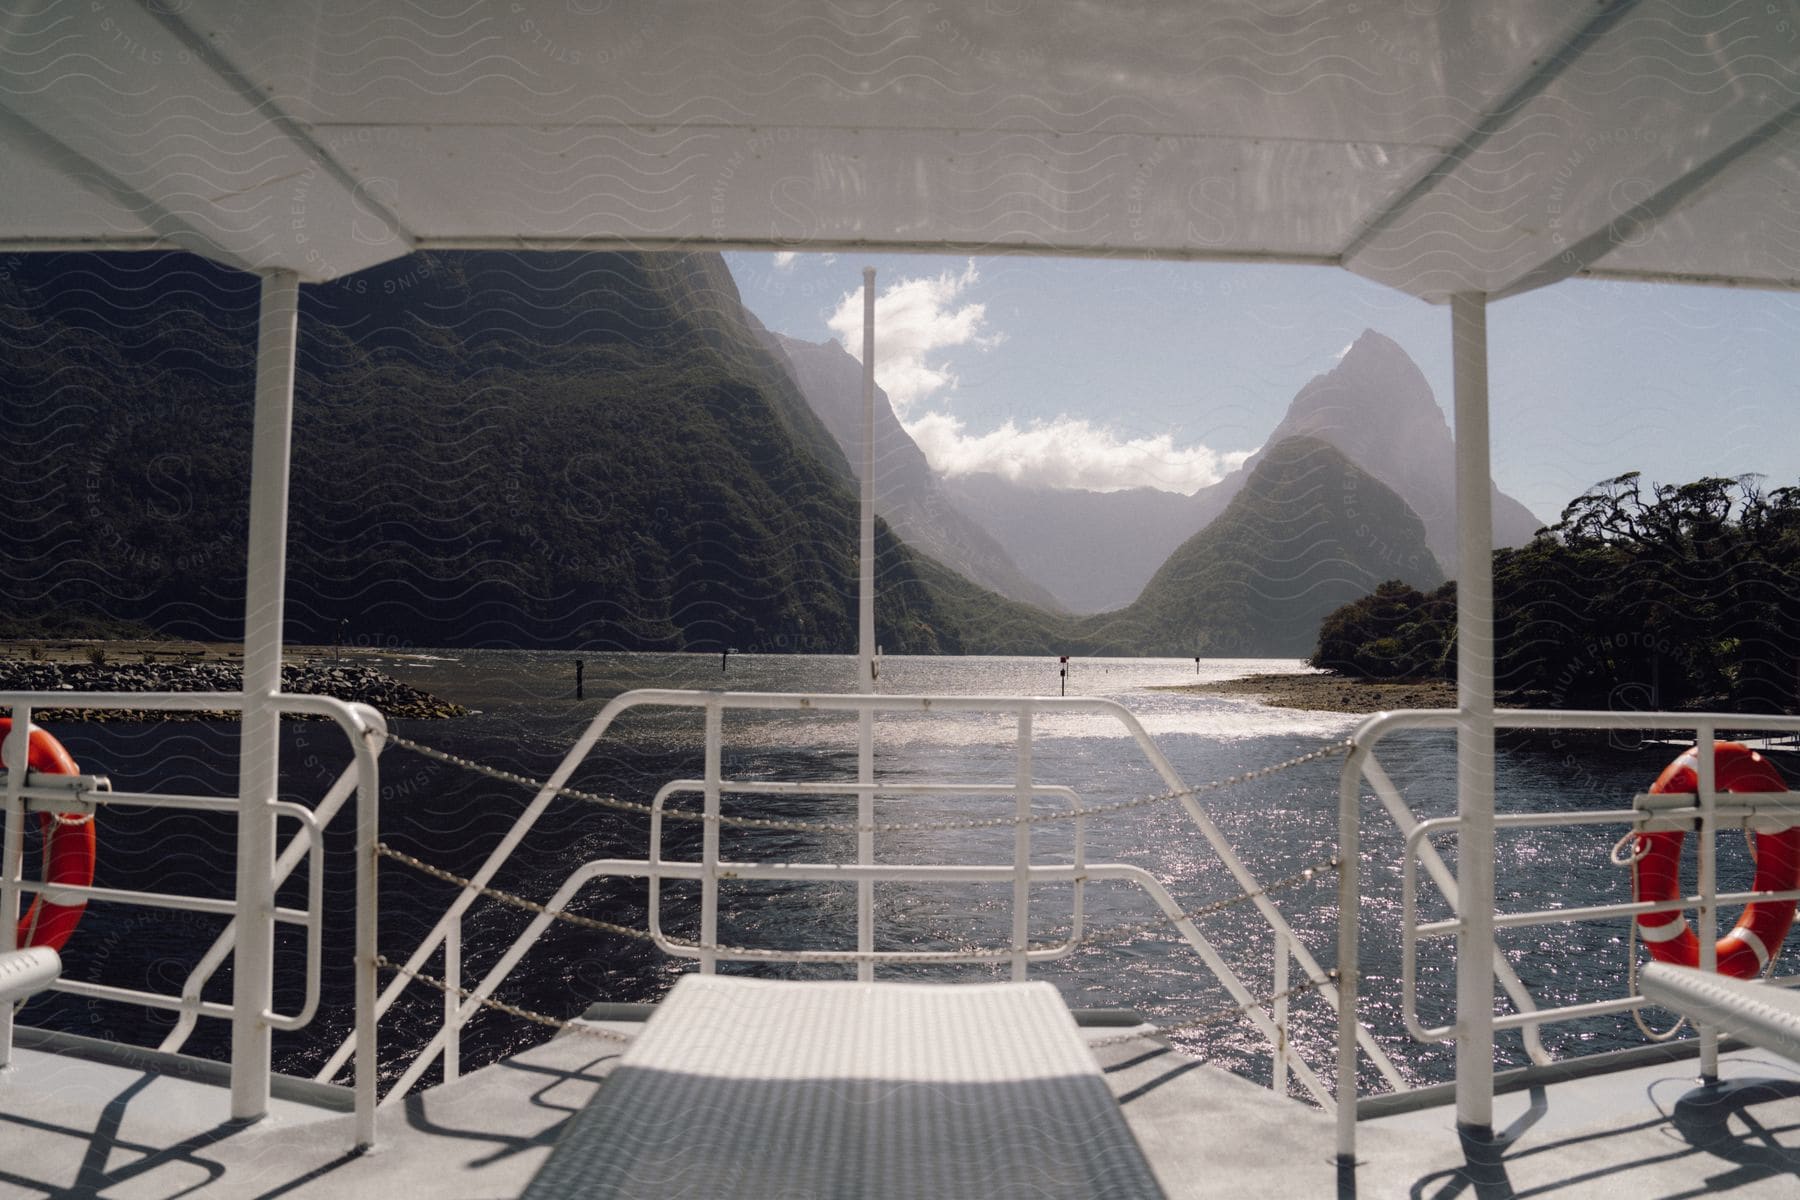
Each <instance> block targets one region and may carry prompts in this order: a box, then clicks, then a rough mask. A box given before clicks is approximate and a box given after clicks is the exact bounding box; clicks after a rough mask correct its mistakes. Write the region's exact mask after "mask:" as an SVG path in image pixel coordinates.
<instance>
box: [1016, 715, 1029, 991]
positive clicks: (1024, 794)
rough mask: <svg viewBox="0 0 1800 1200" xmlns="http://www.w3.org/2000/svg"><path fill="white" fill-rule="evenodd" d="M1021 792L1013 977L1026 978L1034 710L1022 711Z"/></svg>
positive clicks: (1020, 731)
mask: <svg viewBox="0 0 1800 1200" xmlns="http://www.w3.org/2000/svg"><path fill="white" fill-rule="evenodd" d="M1015 781H1016V783H1017V785H1018V789H1019V790H1018V794H1017V795H1016V796H1015V797H1014V800H1013V815H1014V816H1016V817H1018V818H1019V823H1018V824H1017V825H1014V826H1013V927H1012V943H1013V944H1012V949H1013V958H1012V977H1013V979H1014V981H1015V982H1016V981H1020V980H1023V979H1024V978H1025V972H1026V959H1025V946H1026V943H1027V941H1028V940H1029V939H1030V937H1031V826H1030V825H1029V824H1028V823H1027V822H1028V821H1029V820H1030V818H1031V709H1029V708H1021V709H1020V710H1019V763H1018V774H1017V776H1016V780H1015Z"/></svg>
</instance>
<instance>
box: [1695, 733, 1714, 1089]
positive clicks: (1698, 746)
mask: <svg viewBox="0 0 1800 1200" xmlns="http://www.w3.org/2000/svg"><path fill="white" fill-rule="evenodd" d="M1717 740H1718V731H1717V730H1715V729H1714V728H1713V726H1712V724H1711V723H1710V722H1702V723H1700V724H1699V725H1698V726H1696V727H1695V729H1694V773H1695V780H1694V783H1695V786H1696V787H1697V788H1698V789H1699V792H1700V795H1699V802H1700V841H1699V846H1698V847H1697V849H1698V851H1699V857H1700V883H1699V886H1700V911H1699V912H1698V913H1696V914H1695V921H1694V932H1695V936H1697V937H1698V938H1699V939H1700V969H1701V970H1702V971H1706V972H1708V973H1709V974H1710V973H1715V972H1717V971H1718V969H1719V945H1718V942H1717V941H1715V940H1714V939H1716V938H1717V937H1718V936H1719V909H1718V905H1717V904H1716V903H1715V902H1714V898H1715V897H1717V896H1718V894H1719V856H1718V849H1719V847H1718V831H1719V795H1718V788H1719V763H1718V757H1717V747H1716V745H1715V743H1716V742H1717ZM1694 1029H1695V1032H1696V1033H1698V1034H1699V1035H1700V1077H1701V1078H1702V1079H1704V1080H1706V1081H1707V1082H1708V1083H1716V1082H1717V1081H1718V1078H1719V1031H1718V1029H1717V1028H1715V1027H1714V1026H1712V1025H1709V1024H1703V1023H1701V1022H1699V1021H1696V1022H1694Z"/></svg>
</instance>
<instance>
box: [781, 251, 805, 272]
mask: <svg viewBox="0 0 1800 1200" xmlns="http://www.w3.org/2000/svg"><path fill="white" fill-rule="evenodd" d="M799 257H800V256H799V255H798V254H796V253H794V252H793V251H792V250H777V251H776V252H775V269H776V270H777V271H785V270H787V269H788V268H789V267H792V266H793V265H794V260H795V259H796V258H799Z"/></svg>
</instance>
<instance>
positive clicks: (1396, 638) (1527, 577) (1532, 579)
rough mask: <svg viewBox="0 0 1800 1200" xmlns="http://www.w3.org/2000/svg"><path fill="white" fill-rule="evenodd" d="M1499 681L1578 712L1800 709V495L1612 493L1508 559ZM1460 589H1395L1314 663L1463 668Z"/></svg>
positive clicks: (1355, 617)
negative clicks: (1457, 642)
mask: <svg viewBox="0 0 1800 1200" xmlns="http://www.w3.org/2000/svg"><path fill="white" fill-rule="evenodd" d="M1494 608H1495V637H1496V648H1495V650H1496V664H1495V666H1496V671H1497V676H1496V684H1497V687H1498V689H1499V690H1500V691H1501V693H1502V694H1503V695H1506V696H1507V697H1509V698H1510V699H1511V700H1512V701H1513V702H1515V703H1523V704H1533V705H1545V706H1555V707H1568V708H1602V709H1627V710H1630V709H1640V710H1642V709H1652V708H1717V707H1728V708H1734V709H1740V710H1751V711H1783V712H1791V711H1796V710H1797V709H1800V700H1797V698H1796V690H1797V687H1800V488H1796V487H1782V488H1776V489H1774V490H1769V491H1765V490H1764V489H1763V488H1762V486H1761V485H1760V483H1759V481H1758V480H1756V479H1755V478H1753V477H1748V478H1743V479H1722V478H1707V479H1699V480H1696V481H1694V482H1692V483H1688V484H1681V485H1655V486H1649V485H1646V484H1645V483H1644V481H1643V480H1642V479H1641V478H1640V477H1639V476H1638V475H1637V474H1636V473H1632V474H1627V475H1621V476H1619V477H1618V478H1617V479H1612V480H1608V481H1607V482H1605V483H1603V484H1600V485H1599V486H1597V487H1595V488H1594V489H1593V490H1591V491H1589V492H1588V493H1586V494H1585V495H1583V496H1581V497H1579V498H1577V499H1576V500H1575V501H1574V502H1573V503H1571V504H1570V505H1569V506H1568V508H1566V509H1564V510H1563V514H1562V519H1561V520H1560V521H1558V522H1557V523H1556V524H1555V525H1554V526H1552V527H1551V528H1550V529H1548V530H1546V531H1545V532H1544V533H1543V534H1542V535H1541V536H1539V537H1538V538H1537V539H1536V540H1534V541H1533V542H1532V543H1531V544H1530V545H1527V546H1522V547H1519V548H1517V549H1513V550H1501V551H1497V552H1496V553H1495V555H1494ZM1455 621H1456V612H1455V587H1454V585H1447V586H1446V587H1445V588H1443V589H1440V590H1439V591H1438V592H1436V593H1433V594H1431V595H1424V594H1421V593H1419V592H1417V591H1414V590H1412V589H1409V588H1405V587H1400V586H1397V585H1384V586H1383V587H1382V588H1380V589H1379V590H1378V591H1377V592H1375V593H1374V594H1373V595H1370V596H1367V597H1365V598H1363V599H1361V600H1359V601H1357V602H1355V603H1353V604H1351V605H1347V606H1345V607H1344V608H1343V609H1341V610H1339V611H1337V612H1335V613H1333V614H1332V615H1331V616H1330V617H1329V618H1328V619H1327V621H1326V623H1325V625H1324V627H1323V629H1322V631H1321V635H1320V640H1319V644H1318V647H1317V649H1316V651H1315V654H1314V658H1313V661H1314V663H1315V664H1316V665H1318V666H1323V667H1331V668H1335V669H1337V670H1341V671H1344V672H1346V673H1350V674H1355V675H1362V676H1368V677H1396V676H1403V675H1433V674H1435V675H1440V676H1443V677H1446V678H1448V677H1452V676H1454V674H1455V670H1456V655H1455V652H1454V637H1455Z"/></svg>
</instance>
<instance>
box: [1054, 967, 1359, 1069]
mask: <svg viewBox="0 0 1800 1200" xmlns="http://www.w3.org/2000/svg"><path fill="white" fill-rule="evenodd" d="M1337 978H1338V973H1337V971H1336V970H1331V971H1327V972H1325V975H1324V977H1323V978H1321V979H1308V980H1306V981H1304V982H1302V983H1296V984H1295V985H1294V986H1293V987H1291V988H1288V989H1287V990H1286V991H1281V992H1276V993H1275V994H1274V995H1272V996H1264V997H1263V998H1262V999H1260V1000H1252V1001H1250V1002H1249V1003H1248V1004H1234V1005H1232V1006H1231V1007H1230V1008H1221V1009H1216V1010H1214V1011H1213V1012H1209V1013H1204V1014H1202V1015H1200V1016H1198V1017H1194V1018H1192V1019H1191V1020H1187V1021H1182V1022H1180V1023H1179V1024H1175V1025H1152V1024H1150V1023H1149V1022H1145V1023H1144V1024H1143V1025H1140V1026H1138V1027H1137V1028H1135V1029H1132V1030H1130V1031H1128V1032H1126V1033H1115V1034H1113V1035H1111V1036H1110V1037H1103V1038H1095V1039H1094V1040H1093V1041H1090V1042H1089V1043H1088V1046H1089V1048H1090V1049H1096V1050H1097V1049H1100V1048H1101V1047H1104V1046H1118V1045H1123V1044H1124V1043H1126V1042H1133V1041H1136V1040H1137V1039H1138V1038H1145V1037H1167V1036H1168V1035H1169V1034H1172V1033H1186V1032H1187V1031H1189V1030H1192V1029H1204V1028H1206V1027H1207V1026H1208V1025H1220V1024H1223V1023H1224V1022H1226V1021H1235V1020H1237V1019H1238V1018H1239V1017H1241V1016H1243V1015H1244V1014H1245V1013H1247V1012H1249V1011H1250V1010H1251V1009H1253V1008H1267V1007H1268V1006H1269V1005H1271V1004H1274V1003H1275V1002H1276V1001H1277V1000H1287V999H1289V998H1291V997H1294V996H1303V995H1305V994H1306V993H1307V992H1314V991H1317V990H1318V989H1320V988H1322V987H1332V986H1334V985H1335V984H1336V983H1337Z"/></svg>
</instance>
